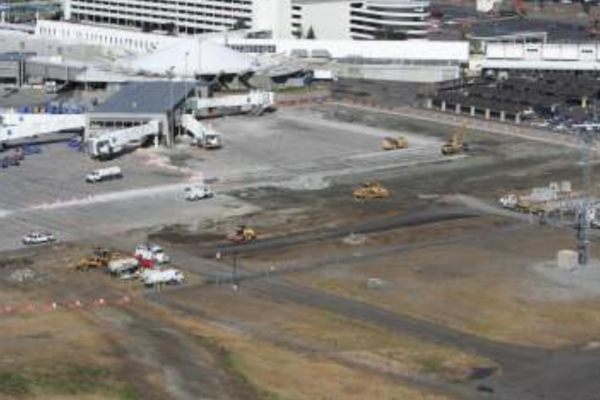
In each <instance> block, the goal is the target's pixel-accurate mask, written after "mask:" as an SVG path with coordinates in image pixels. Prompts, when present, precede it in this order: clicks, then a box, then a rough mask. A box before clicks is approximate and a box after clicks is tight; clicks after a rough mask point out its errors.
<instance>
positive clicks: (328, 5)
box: [63, 0, 430, 40]
mask: <svg viewBox="0 0 600 400" xmlns="http://www.w3.org/2000/svg"><path fill="white" fill-rule="evenodd" d="M63 3H64V7H63V8H64V15H65V19H67V20H73V21H81V22H88V23H96V24H108V25H116V26H129V27H134V28H138V29H140V30H167V31H171V32H178V33H182V34H199V33H207V32H224V31H228V30H231V29H242V28H247V29H250V30H252V31H255V32H261V33H263V34H265V35H267V36H269V37H271V38H273V39H286V38H292V37H294V36H295V37H305V36H307V35H308V34H309V32H313V33H314V35H315V36H316V37H317V38H319V39H328V40H347V39H395V38H396V39H397V38H398V36H403V37H413V38H414V37H418V38H421V37H425V36H426V34H427V32H428V29H429V6H430V0H187V1H185V2H183V1H175V0H166V1H160V2H158V1H155V0H136V1H128V0H102V1H99V0H63Z"/></svg>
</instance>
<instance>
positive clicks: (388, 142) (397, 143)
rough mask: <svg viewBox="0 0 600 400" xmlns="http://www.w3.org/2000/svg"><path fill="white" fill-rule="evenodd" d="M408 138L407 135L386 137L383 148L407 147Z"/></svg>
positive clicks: (382, 144)
mask: <svg viewBox="0 0 600 400" xmlns="http://www.w3.org/2000/svg"><path fill="white" fill-rule="evenodd" d="M407 148H408V139H407V138H406V137H405V136H398V137H395V138H394V137H390V136H388V137H386V138H384V139H383V140H382V141H381V150H384V151H387V150H397V149H407Z"/></svg>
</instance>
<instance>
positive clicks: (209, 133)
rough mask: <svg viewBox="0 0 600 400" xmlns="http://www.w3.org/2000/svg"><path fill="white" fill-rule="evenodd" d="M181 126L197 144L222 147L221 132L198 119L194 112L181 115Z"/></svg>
mask: <svg viewBox="0 0 600 400" xmlns="http://www.w3.org/2000/svg"><path fill="white" fill-rule="evenodd" d="M181 126H182V127H183V128H185V130H186V131H187V132H188V133H189V134H190V135H191V136H192V138H193V143H194V145H196V146H199V147H203V148H205V149H218V148H220V147H222V145H223V143H222V140H221V134H220V133H219V132H217V131H216V130H214V129H213V128H212V127H210V126H208V125H206V124H203V123H202V122H200V121H198V120H197V119H196V117H194V115H192V114H183V115H182V116H181Z"/></svg>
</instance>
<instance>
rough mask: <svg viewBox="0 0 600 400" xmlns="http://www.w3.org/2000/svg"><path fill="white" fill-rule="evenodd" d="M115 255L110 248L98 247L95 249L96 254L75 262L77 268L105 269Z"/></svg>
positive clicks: (79, 269)
mask: <svg viewBox="0 0 600 400" xmlns="http://www.w3.org/2000/svg"><path fill="white" fill-rule="evenodd" d="M113 256H114V254H113V252H112V251H110V250H108V249H103V248H98V249H95V250H94V255H93V256H91V257H84V258H82V259H80V260H79V261H78V262H77V264H75V270H77V271H88V270H91V269H103V268H106V267H107V266H108V263H109V261H110V260H111V259H112V257H113Z"/></svg>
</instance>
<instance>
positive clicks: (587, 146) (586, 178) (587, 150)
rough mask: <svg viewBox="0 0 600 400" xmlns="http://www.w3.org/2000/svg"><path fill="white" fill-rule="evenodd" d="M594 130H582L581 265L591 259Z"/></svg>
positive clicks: (578, 243)
mask: <svg viewBox="0 0 600 400" xmlns="http://www.w3.org/2000/svg"><path fill="white" fill-rule="evenodd" d="M592 135H593V133H592V132H589V131H582V132H581V139H582V152H583V153H582V154H583V157H582V175H583V176H582V178H583V181H582V184H583V192H584V198H583V203H582V206H581V210H580V212H579V221H578V224H577V225H578V229H577V252H578V261H579V265H582V266H583V265H587V264H588V262H589V260H590V253H591V248H590V247H591V246H590V229H591V221H590V217H591V213H590V211H591V207H592V202H591V201H590V200H591V199H590V196H591V195H592V190H591V188H592V145H593V139H592Z"/></svg>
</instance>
